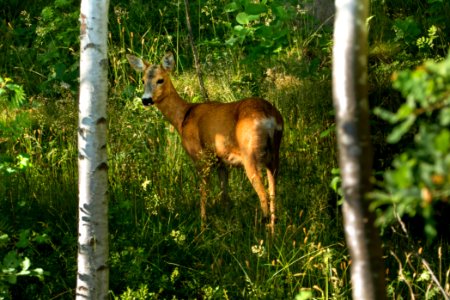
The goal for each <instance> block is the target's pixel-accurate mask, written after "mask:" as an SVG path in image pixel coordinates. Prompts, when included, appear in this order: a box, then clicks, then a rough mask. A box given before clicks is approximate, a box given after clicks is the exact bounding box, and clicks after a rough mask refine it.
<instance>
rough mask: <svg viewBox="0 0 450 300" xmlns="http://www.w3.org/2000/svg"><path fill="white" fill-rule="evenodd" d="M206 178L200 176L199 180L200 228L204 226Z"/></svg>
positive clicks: (206, 193)
mask: <svg viewBox="0 0 450 300" xmlns="http://www.w3.org/2000/svg"><path fill="white" fill-rule="evenodd" d="M208 181H209V180H208V177H207V176H202V177H201V179H200V216H201V218H202V227H203V226H205V225H206V201H207V199H208Z"/></svg>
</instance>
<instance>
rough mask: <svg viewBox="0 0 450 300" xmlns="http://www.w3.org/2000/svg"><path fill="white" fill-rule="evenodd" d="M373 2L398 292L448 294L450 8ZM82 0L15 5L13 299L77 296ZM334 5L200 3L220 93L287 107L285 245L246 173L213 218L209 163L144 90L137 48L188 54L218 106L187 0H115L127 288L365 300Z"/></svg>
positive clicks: (7, 16)
mask: <svg viewBox="0 0 450 300" xmlns="http://www.w3.org/2000/svg"><path fill="white" fill-rule="evenodd" d="M370 2H371V3H370V4H371V17H370V19H369V20H368V26H369V28H370V35H369V36H370V41H369V42H370V53H369V73H370V78H369V83H370V90H369V101H370V105H371V107H372V108H374V112H375V114H373V115H372V116H371V117H372V119H371V130H372V135H373V144H374V150H375V161H374V162H375V170H374V184H375V192H374V193H373V194H372V195H370V196H371V199H372V201H373V202H372V207H373V209H375V210H376V212H377V215H378V223H379V225H380V229H381V232H382V240H383V247H384V251H385V256H384V258H385V262H386V263H385V264H386V275H387V276H386V277H387V282H386V284H387V289H388V295H389V297H390V298H391V299H408V298H411V297H412V296H415V297H416V298H418V299H441V297H442V293H443V292H446V293H449V290H450V288H449V280H450V279H449V276H450V275H449V272H450V267H449V266H450V250H449V244H448V236H449V235H448V234H449V225H448V222H446V219H445V218H446V215H447V214H448V211H449V209H448V206H449V203H448V198H449V194H450V175H449V174H450V154H449V153H450V132H449V130H448V127H449V124H450V109H449V103H450V100H449V99H450V95H449V91H450V79H449V78H450V61H449V59H446V56H447V52H448V47H449V35H450V18H449V17H448V16H450V4H449V3H448V1H445V0H442V1H440V0H428V1H412V0H407V1H398V0H390V1H379V0H372V1H370ZM79 4H80V3H79V2H78V1H72V0H54V1H39V0H38V1H23V0H8V1H5V0H2V1H0V36H1V39H0V53H1V55H0V106H1V107H2V110H1V111H2V112H1V118H0V159H1V160H0V177H1V182H0V195H1V198H0V211H1V218H0V260H1V261H0V266H1V273H0V299H1V298H5V299H72V298H73V297H74V287H75V278H76V253H77V195H78V192H77V184H78V183H77V145H76V131H77V114H78V109H77V102H78V95H77V89H78V63H79V62H78V61H79V23H78V18H79ZM332 6H333V2H332V1H324V0H322V1H301V0H299V1H279V0H273V1H263V2H257V1H255V2H254V1H249V0H235V1H233V2H230V1H221V0H207V1H200V0H198V1H192V2H191V3H190V11H191V22H192V27H193V32H194V38H195V43H196V45H197V47H198V51H199V55H200V61H201V64H202V68H203V72H204V73H205V75H206V76H205V77H206V87H207V89H208V93H209V94H210V97H211V98H213V99H214V100H217V101H233V100H237V99H240V98H242V97H246V96H250V95H255V96H262V97H264V98H267V99H269V100H270V101H271V102H273V103H274V104H275V105H276V106H277V107H278V108H279V110H280V111H281V113H282V115H283V117H284V119H285V125H286V128H285V135H284V139H283V145H282V149H281V170H280V176H279V184H278V199H279V200H278V203H279V204H278V212H279V213H278V217H279V222H278V225H277V229H276V238H274V239H270V238H269V236H268V234H267V232H266V230H265V228H264V226H262V225H260V213H259V211H258V200H257V197H256V195H255V194H254V191H253V190H252V188H251V186H250V184H249V183H248V181H247V180H246V178H245V176H244V174H243V173H242V172H241V171H240V170H233V172H232V176H231V178H230V185H231V187H230V190H231V193H230V194H231V195H230V196H231V198H232V199H233V204H234V205H233V207H232V208H231V209H228V210H225V209H223V207H221V203H220V202H219V201H218V199H220V194H219V193H220V191H219V189H218V188H217V186H218V185H217V182H214V184H213V187H212V196H211V199H210V205H209V207H208V214H209V217H210V218H209V223H208V226H207V228H206V229H202V228H201V226H200V213H199V205H198V202H199V193H198V188H197V186H198V178H197V177H196V176H195V172H194V169H193V167H192V165H191V163H190V161H189V159H188V157H187V156H186V155H185V154H184V152H183V150H182V149H181V146H180V142H179V139H178V137H177V135H176V133H175V132H174V130H173V129H172V128H171V127H170V126H169V124H168V123H167V122H166V121H164V120H163V118H162V116H161V115H160V113H159V112H157V111H156V110H155V109H154V108H151V109H144V108H143V107H142V106H141V104H140V100H139V99H138V97H139V95H140V94H141V92H142V90H141V86H140V78H139V75H138V74H136V73H134V72H133V71H132V70H131V68H130V67H129V66H128V64H127V62H126V59H125V54H127V53H134V54H137V55H140V56H143V57H144V58H146V59H148V60H150V61H153V62H157V61H159V60H160V59H161V57H162V55H163V54H164V53H165V51H167V50H171V51H173V52H174V53H175V55H176V58H177V67H176V71H175V74H174V76H173V80H174V83H175V86H176V88H177V90H178V91H179V93H180V95H182V96H183V97H184V98H185V99H188V100H189V101H193V102H198V101H201V96H200V91H199V88H198V84H197V81H196V79H195V75H194V74H195V72H194V70H193V58H192V55H191V50H190V47H189V44H188V36H187V30H186V26H185V17H184V16H185V12H184V3H183V2H181V1H137V0H132V1H119V0H112V1H111V4H110V14H109V30H110V34H109V66H110V68H109V85H110V90H109V103H108V105H109V173H110V178H109V183H110V213H109V215H110V233H111V235H110V248H111V249H110V250H111V251H110V267H111V273H110V276H111V284H110V288H111V295H112V297H113V298H115V299H154V298H159V299H167V298H171V299H178V298H179V299H188V298H189V299H216V298H219V299H237V298H252V299H289V298H290V299H293V298H295V299H310V298H313V299H345V298H350V294H351V293H350V288H351V286H350V282H349V272H348V268H349V265H350V264H351V261H350V259H349V257H348V254H347V251H346V246H345V242H344V238H343V232H342V222H341V214H340V207H339V204H340V200H341V199H340V193H339V176H338V174H339V171H338V170H337V169H336V168H337V163H336V150H335V135H334V115H333V109H332V103H331V70H330V68H331V49H332V24H333V20H332V13H333V12H332V9H331V8H332ZM425 61H427V63H424V62H425ZM401 70H411V71H403V72H401ZM393 82H394V83H393ZM402 228H405V229H402Z"/></svg>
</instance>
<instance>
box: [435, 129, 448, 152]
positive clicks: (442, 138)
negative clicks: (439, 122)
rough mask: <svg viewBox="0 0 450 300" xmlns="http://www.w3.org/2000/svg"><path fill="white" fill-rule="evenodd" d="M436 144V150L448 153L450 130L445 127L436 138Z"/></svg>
mask: <svg viewBox="0 0 450 300" xmlns="http://www.w3.org/2000/svg"><path fill="white" fill-rule="evenodd" d="M434 146H435V148H436V150H438V151H440V152H442V153H447V152H448V151H449V149H450V131H448V130H446V129H443V130H442V131H441V132H440V133H439V134H438V135H437V136H436V138H435V140H434Z"/></svg>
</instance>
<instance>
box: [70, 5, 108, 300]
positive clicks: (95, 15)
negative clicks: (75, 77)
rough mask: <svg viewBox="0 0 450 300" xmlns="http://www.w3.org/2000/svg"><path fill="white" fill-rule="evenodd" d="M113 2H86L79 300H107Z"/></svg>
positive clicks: (83, 19) (81, 102)
mask: <svg viewBox="0 0 450 300" xmlns="http://www.w3.org/2000/svg"><path fill="white" fill-rule="evenodd" d="M108 6H109V0H82V1H81V15H80V21H81V36H80V39H81V40H80V52H81V53H80V99H79V123H78V126H79V127H78V173H79V182H78V185H79V208H78V214H79V220H78V273H77V288H76V299H107V298H108V289H109V267H108V251H109V249H108V165H107V154H106V135H107V128H106V123H107V122H106V103H107V93H108V90H107V89H108V81H107V72H108V69H107V68H108V60H107V33H108V27H107V22H108Z"/></svg>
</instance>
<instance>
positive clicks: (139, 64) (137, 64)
mask: <svg viewBox="0 0 450 300" xmlns="http://www.w3.org/2000/svg"><path fill="white" fill-rule="evenodd" d="M127 59H128V62H129V63H130V65H131V66H132V67H133V69H135V70H136V71H138V72H143V71H144V70H145V67H146V66H147V63H146V62H145V61H143V60H142V59H141V58H139V57H136V56H134V55H131V54H127Z"/></svg>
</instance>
